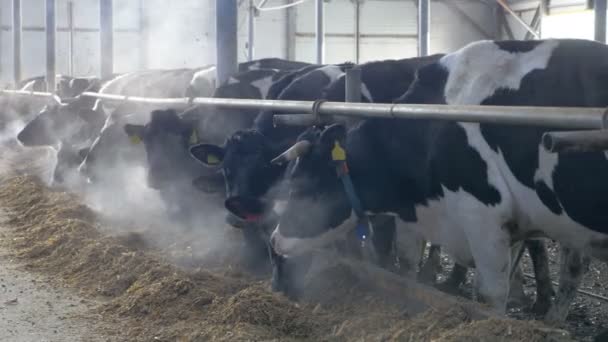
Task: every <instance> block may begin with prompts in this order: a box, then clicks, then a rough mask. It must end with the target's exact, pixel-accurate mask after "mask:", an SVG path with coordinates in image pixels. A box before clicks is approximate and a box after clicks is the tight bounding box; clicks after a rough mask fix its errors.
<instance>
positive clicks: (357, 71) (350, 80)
mask: <svg viewBox="0 0 608 342" xmlns="http://www.w3.org/2000/svg"><path fill="white" fill-rule="evenodd" d="M345 77H346V89H345V95H346V96H345V100H346V102H361V68H356V67H351V68H347V69H346V76H345Z"/></svg>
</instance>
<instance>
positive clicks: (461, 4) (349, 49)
mask: <svg viewBox="0 0 608 342" xmlns="http://www.w3.org/2000/svg"><path fill="white" fill-rule="evenodd" d="M22 1H23V5H22V7H23V25H24V26H32V25H33V26H40V27H43V26H44V0H22ZM67 1H68V0H57V25H58V26H59V27H65V26H66V25H67V15H66V13H67V5H66V4H67ZM215 1H216V0H169V1H168V0H145V3H146V13H147V16H148V20H149V37H150V40H149V44H148V46H147V47H146V46H143V47H142V46H141V45H142V44H141V39H140V36H139V34H138V33H135V32H132V33H125V32H121V30H124V29H138V28H139V21H140V18H139V11H138V4H139V2H140V0H114V11H115V13H114V27H115V29H116V30H117V31H115V34H114V40H115V46H114V53H115V56H114V62H115V66H114V69H115V71H116V72H125V71H129V70H136V69H138V68H139V67H140V60H139V59H140V54H141V53H142V51H143V50H144V49H145V50H147V56H148V67H150V68H178V67H195V66H201V65H205V64H212V63H214V61H215ZM287 1H288V0H269V1H268V2H267V5H266V6H269V7H272V6H277V5H283V4H285V3H286V2H287ZM11 2H12V1H11V0H0V12H1V15H0V20H1V23H2V25H3V26H4V27H5V29H3V30H2V33H1V35H0V49H1V50H0V51H1V54H0V81H1V82H2V83H5V82H10V81H11V80H12V74H13V71H12V55H13V52H12V33H11V32H10V30H9V28H10V25H11V13H12V9H11ZM239 2H240V7H239V18H238V24H239V27H238V34H239V46H238V51H239V60H240V61H244V60H246V58H247V26H248V25H247V5H248V0H239ZM256 2H259V0H256ZM415 3H416V2H415V1H413V0H392V1H389V0H366V1H365V3H364V4H363V6H362V12H361V13H362V14H361V33H362V35H363V37H362V38H361V47H360V53H361V56H360V57H361V59H360V61H361V62H365V61H370V60H378V59H387V58H403V57H411V56H415V55H416V51H417V42H416V39H415V35H416V32H417V9H416V5H415ZM458 9H459V10H458ZM74 10H75V16H74V20H75V26H76V27H85V28H99V0H74ZM459 12H460V13H464V14H465V15H466V16H469V17H470V18H473V19H474V21H475V24H472V23H471V21H469V20H467V19H463V17H462V15H461V14H457V13H459ZM354 15H355V10H354V5H353V4H352V3H351V1H350V0H331V1H329V2H328V3H326V32H327V33H329V34H330V35H331V34H339V35H340V36H339V37H331V36H330V37H328V38H327V45H326V46H327V54H326V56H327V60H326V61H327V62H330V63H331V62H343V61H354V60H355V44H354V42H355V38H354V31H355V20H354ZM431 16H432V20H431V46H430V50H431V52H433V53H434V52H449V51H453V50H455V49H457V48H460V47H461V46H463V45H465V44H466V43H468V42H471V41H474V40H478V39H485V38H488V34H489V35H491V34H492V33H493V29H494V25H495V22H494V13H493V7H492V6H488V5H486V4H484V2H482V1H478V0H443V1H432V4H431ZM286 18H287V11H286V10H278V11H270V12H261V14H260V16H259V17H258V18H257V19H256V42H255V57H256V58H263V57H283V58H285V57H286V54H287V50H288V46H287V34H286V30H287V22H286ZM295 21H296V23H295V31H296V32H297V34H296V37H295V38H294V40H293V42H292V44H294V46H293V47H292V48H293V49H295V58H296V59H298V60H303V61H314V55H315V50H314V38H313V35H314V25H315V20H314V0H310V1H308V2H306V3H304V4H303V5H300V6H298V7H296V10H295ZM383 35H384V36H383ZM67 47H68V34H67V33H65V32H58V33H57V70H58V72H59V73H67V72H68V48H67ZM74 51H75V55H74V74H75V75H77V76H84V75H97V74H98V73H99V59H100V51H99V34H98V33H96V32H91V33H89V32H87V33H76V34H75V41H74ZM22 56H23V63H22V64H23V77H24V78H25V77H31V76H36V75H42V74H44V71H45V35H44V32H23V54H22Z"/></svg>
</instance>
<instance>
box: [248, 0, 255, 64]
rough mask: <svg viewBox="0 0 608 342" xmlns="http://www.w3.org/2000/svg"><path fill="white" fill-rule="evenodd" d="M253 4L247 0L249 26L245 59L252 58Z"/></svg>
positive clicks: (251, 0)
mask: <svg viewBox="0 0 608 342" xmlns="http://www.w3.org/2000/svg"><path fill="white" fill-rule="evenodd" d="M255 11H256V9H255V4H254V3H253V0H249V23H248V24H249V28H248V31H247V60H248V61H250V62H251V61H252V60H253V41H254V39H255Z"/></svg>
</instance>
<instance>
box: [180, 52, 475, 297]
mask: <svg viewBox="0 0 608 342" xmlns="http://www.w3.org/2000/svg"><path fill="white" fill-rule="evenodd" d="M439 57H440V56H439V55H435V56H430V57H424V58H413V59H404V60H398V61H393V60H388V61H381V62H371V63H366V64H364V65H362V66H355V67H356V68H360V69H361V73H362V80H363V83H362V89H361V93H362V98H363V99H364V101H366V102H372V101H373V100H377V101H379V102H391V101H392V100H394V99H395V98H397V97H399V96H400V95H402V94H403V93H404V92H405V91H406V90H407V88H408V86H409V84H410V83H411V81H412V80H413V78H414V73H415V70H416V69H417V68H418V67H419V66H421V65H424V64H428V63H431V62H433V61H435V60H437V59H438V58H439ZM387 85H389V86H387ZM390 85H392V87H391V86H390ZM372 92H373V97H372ZM320 98H328V99H330V100H332V101H344V66H325V67H322V68H318V69H316V70H314V71H311V72H310V73H307V74H305V75H303V76H300V77H299V78H297V79H295V80H294V81H292V83H291V84H290V85H289V86H288V87H287V88H285V89H284V90H283V92H282V93H281V94H280V95H279V96H278V99H280V100H317V99H320ZM272 114H273V113H272V112H263V113H261V114H260V115H259V116H258V118H257V119H256V122H255V124H254V127H253V128H250V129H247V130H243V131H239V132H236V133H235V134H233V135H232V136H231V137H230V138H228V139H227V141H226V142H225V144H224V146H223V147H222V146H218V145H212V144H199V145H196V146H193V147H192V148H191V153H192V155H193V157H194V158H196V159H198V160H199V161H201V162H202V163H203V164H207V165H208V166H212V165H209V164H208V163H207V160H213V161H214V164H217V162H218V161H219V162H221V166H222V169H223V174H224V175H225V176H226V177H225V181H226V188H227V196H228V199H227V201H226V203H227V209H228V210H229V211H230V212H231V213H230V214H229V216H228V217H229V218H230V219H231V222H234V218H233V217H239V218H241V219H245V220H247V221H248V223H249V224H251V223H253V221H260V220H266V221H268V220H269V218H266V216H270V217H273V216H275V215H276V213H275V212H274V210H273V205H271V204H268V203H269V202H272V199H273V198H274V197H276V196H277V194H276V191H270V193H269V190H271V189H274V188H275V186H276V183H277V181H278V180H279V179H280V177H281V175H282V174H283V171H284V167H282V166H279V165H270V161H271V160H272V159H273V158H275V157H276V156H278V155H279V154H280V153H281V152H282V151H283V150H284V149H285V148H286V146H289V145H291V144H292V143H293V142H294V140H295V139H296V138H297V136H298V134H299V133H300V132H301V130H302V129H299V128H296V129H289V128H286V127H280V128H276V127H274V125H273V124H272ZM210 156H211V157H212V158H210ZM212 181H216V180H215V179H213V180H212ZM276 188H278V187H276ZM248 206H250V207H251V208H266V212H265V213H263V215H259V213H255V212H253V213H252V212H248V211H249V210H250V208H248ZM239 211H240V212H239ZM378 220H379V221H377V222H375V223H377V224H376V225H375V226H377V227H378V228H379V229H380V230H387V231H386V236H384V238H382V239H378V240H375V241H374V242H375V245H376V247H377V249H378V250H380V251H382V250H386V249H388V248H390V247H389V246H390V245H387V244H388V242H387V240H390V239H391V235H392V233H393V232H392V231H391V228H390V227H386V226H385V225H382V224H380V222H381V219H378ZM257 223H258V224H257V226H258V227H259V226H263V225H261V224H259V222H257ZM238 224H239V225H244V224H245V223H243V222H238ZM379 232H380V231H379ZM379 235H380V234H378V236H379ZM382 245H384V246H385V247H381V246H382ZM380 256H381V257H382V259H383V260H380V262H381V264H383V265H385V266H389V265H388V263H389V261H390V259H389V258H388V255H386V254H384V255H382V254H381V255H380ZM438 256H439V249H438V248H437V247H431V254H430V258H431V259H434V262H435V263H438V262H439V260H438ZM412 259H415V256H409V257H407V258H403V259H402V260H401V262H402V263H404V262H405V261H406V260H412ZM275 262H277V263H280V262H281V260H280V259H277V260H275ZM402 266H404V268H407V269H411V268H413V266H414V265H409V267H406V265H405V264H403V265H402ZM425 266H430V269H429V268H427V269H426V272H423V274H424V273H426V277H427V278H429V277H432V278H433V279H434V276H435V275H434V273H433V272H432V271H433V268H434V267H433V266H434V263H433V262H431V263H427V264H426V265H425ZM304 267H305V266H304ZM284 269H285V271H286V272H290V271H291V270H289V271H288V270H287V268H284ZM295 272H297V271H295ZM464 276H466V268H464V269H463V268H461V267H460V266H457V267H456V268H455V269H454V273H453V274H452V277H450V280H449V281H448V282H447V283H448V284H450V285H451V286H448V287H450V288H454V287H457V286H458V285H459V284H460V283H461V282H462V281H463V280H464ZM281 278H282V277H280V275H275V276H274V277H273V287H274V288H275V290H278V291H281V292H285V293H286V294H288V295H290V296H291V297H294V298H295V297H297V292H299V290H298V289H297V283H298V281H297V280H296V279H293V278H292V277H290V276H286V277H285V278H286V279H285V280H284V281H283V280H282V279H281Z"/></svg>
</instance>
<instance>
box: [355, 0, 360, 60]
mask: <svg viewBox="0 0 608 342" xmlns="http://www.w3.org/2000/svg"><path fill="white" fill-rule="evenodd" d="M360 61H361V0H355V63H357V64H359V62H360Z"/></svg>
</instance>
